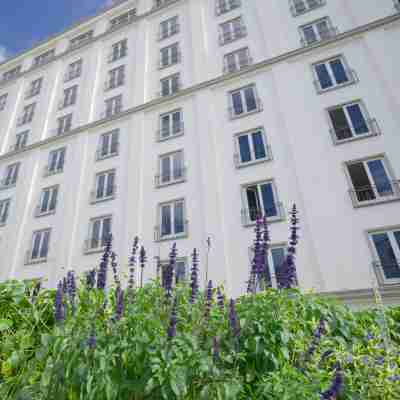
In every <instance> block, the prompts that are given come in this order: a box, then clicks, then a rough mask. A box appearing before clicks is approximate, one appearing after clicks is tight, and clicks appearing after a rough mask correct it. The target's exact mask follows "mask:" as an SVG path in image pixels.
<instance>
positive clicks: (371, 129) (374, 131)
mask: <svg viewBox="0 0 400 400" xmlns="http://www.w3.org/2000/svg"><path fill="white" fill-rule="evenodd" d="M365 122H366V123H367V126H368V132H366V133H363V134H359V135H353V133H352V131H351V129H350V127H348V126H346V127H343V128H335V129H333V128H331V129H329V132H330V134H331V136H332V140H333V144H341V143H347V142H352V141H354V140H360V139H363V138H366V137H371V136H378V135H380V134H381V130H380V128H379V125H378V122H377V121H376V119H375V118H370V119H367V120H366V121H365ZM340 137H345V139H338V138H340Z"/></svg>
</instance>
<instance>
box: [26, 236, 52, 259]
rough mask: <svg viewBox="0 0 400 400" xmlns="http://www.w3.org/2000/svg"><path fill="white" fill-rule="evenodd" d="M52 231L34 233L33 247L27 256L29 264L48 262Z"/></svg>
mask: <svg viewBox="0 0 400 400" xmlns="http://www.w3.org/2000/svg"><path fill="white" fill-rule="evenodd" d="M50 232H51V230H50V229H45V230H41V231H36V232H33V237H32V247H31V250H29V251H28V254H27V256H28V257H27V263H28V264H29V263H34V262H43V261H46V259H47V255H48V253H49V243H50Z"/></svg>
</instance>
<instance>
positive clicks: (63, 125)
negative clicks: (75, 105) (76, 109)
mask: <svg viewBox="0 0 400 400" xmlns="http://www.w3.org/2000/svg"><path fill="white" fill-rule="evenodd" d="M72 116H73V114H72V113H68V114H65V115H62V116H61V117H58V118H57V128H56V129H55V131H56V136H63V135H65V134H66V133H68V132H70V131H71V130H72Z"/></svg>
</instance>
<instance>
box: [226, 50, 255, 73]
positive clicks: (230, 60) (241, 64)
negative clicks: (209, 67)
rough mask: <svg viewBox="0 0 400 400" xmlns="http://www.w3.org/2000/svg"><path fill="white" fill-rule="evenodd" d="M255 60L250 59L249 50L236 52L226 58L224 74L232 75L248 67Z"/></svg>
mask: <svg viewBox="0 0 400 400" xmlns="http://www.w3.org/2000/svg"><path fill="white" fill-rule="evenodd" d="M252 62H253V60H252V59H251V57H250V53H249V49H248V48H247V47H246V48H244V49H240V50H236V51H234V52H232V53H229V54H226V55H225V57H224V72H225V73H231V72H236V71H239V70H241V69H242V68H246V67H248V66H249V65H250V64H252Z"/></svg>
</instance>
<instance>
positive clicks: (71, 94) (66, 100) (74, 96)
mask: <svg viewBox="0 0 400 400" xmlns="http://www.w3.org/2000/svg"><path fill="white" fill-rule="evenodd" d="M77 100H78V85H73V86H70V87H67V88H65V89H64V91H63V98H62V100H61V101H60V103H59V104H58V109H59V110H62V109H64V108H68V107H71V106H74V105H75V104H76V102H77Z"/></svg>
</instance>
